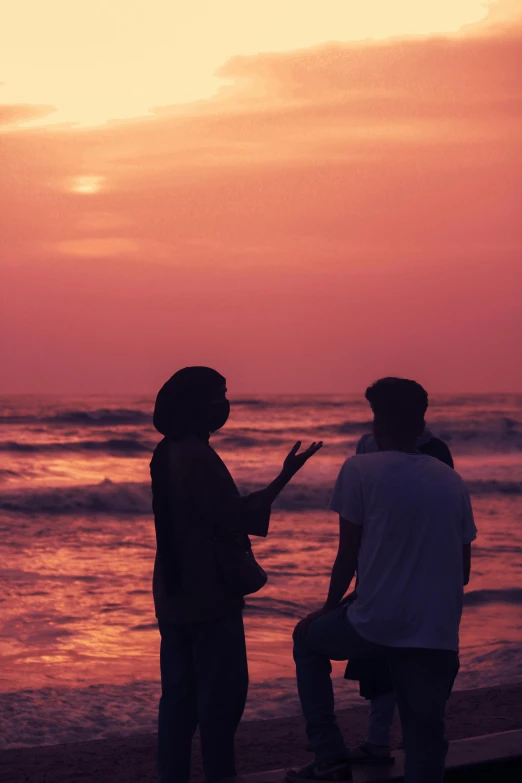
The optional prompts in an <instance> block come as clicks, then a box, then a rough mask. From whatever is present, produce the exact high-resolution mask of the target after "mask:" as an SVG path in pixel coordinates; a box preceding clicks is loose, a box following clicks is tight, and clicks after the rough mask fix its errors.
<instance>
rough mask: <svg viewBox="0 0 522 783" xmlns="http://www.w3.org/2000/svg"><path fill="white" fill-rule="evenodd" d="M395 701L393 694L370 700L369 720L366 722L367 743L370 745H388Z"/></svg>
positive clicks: (385, 694) (384, 694) (392, 692)
mask: <svg viewBox="0 0 522 783" xmlns="http://www.w3.org/2000/svg"><path fill="white" fill-rule="evenodd" d="M396 706H397V699H396V698H395V692H394V691H391V692H390V693H383V694H382V695H381V696H374V698H373V699H370V719H369V721H368V742H370V743H371V744H372V745H389V744H390V733H391V727H392V723H393V716H394V715H395V707H396Z"/></svg>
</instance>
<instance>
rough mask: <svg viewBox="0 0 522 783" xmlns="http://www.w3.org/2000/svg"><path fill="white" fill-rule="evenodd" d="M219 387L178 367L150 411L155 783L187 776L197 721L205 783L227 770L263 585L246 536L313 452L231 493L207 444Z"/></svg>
mask: <svg viewBox="0 0 522 783" xmlns="http://www.w3.org/2000/svg"><path fill="white" fill-rule="evenodd" d="M226 392H227V389H226V381H225V378H223V376H221V375H220V374H219V373H218V372H216V371H215V370H211V369H210V368H208V367H186V368H185V369H183V370H180V371H179V372H177V373H176V374H175V375H173V376H172V378H170V380H169V381H167V383H166V384H165V385H164V386H163V387H162V389H161V390H160V392H159V394H158V397H157V399H156V405H155V409H154V426H155V427H156V429H157V430H158V431H159V432H160V433H161V434H162V435H163V436H164V438H163V440H162V441H161V442H160V443H159V444H158V446H157V447H156V449H155V451H154V455H153V458H152V462H151V478H152V494H153V510H154V520H155V527H156V541H157V554H156V562H155V567H154V579H153V592H154V603H155V609H156V617H157V618H158V623H159V630H160V634H161V651H160V665H161V688H162V695H161V699H160V707H159V722H158V762H159V778H160V781H161V783H182V782H183V781H188V780H189V778H190V757H191V746H192V738H193V736H194V732H195V730H196V728H197V727H198V726H199V730H200V735H201V747H202V755H203V768H204V772H205V777H206V779H207V780H208V781H216V780H220V779H223V778H228V777H233V776H234V775H235V774H236V768H235V757H234V735H235V732H236V729H237V727H238V725H239V721H240V720H241V716H242V714H243V709H244V706H245V701H246V695H247V688H248V668H247V657H246V647H245V633H244V628H243V616H242V613H243V607H244V595H245V594H247V593H250V592H254V591H256V590H258V589H259V588H260V587H261V586H262V584H263V583H264V581H266V577H265V575H264V572H263V571H262V569H261V568H260V567H259V566H258V565H257V563H256V561H255V559H254V558H253V556H252V554H251V549H250V542H249V539H248V535H249V534H250V535H256V536H266V535H267V534H268V525H269V519H270V509H271V504H272V503H273V501H274V500H275V498H276V497H277V496H278V495H279V493H280V492H281V490H282V489H283V488H284V487H285V485H286V484H287V483H288V482H289V481H290V479H291V478H292V477H293V476H294V475H295V474H296V473H297V471H298V470H299V469H300V468H302V466H303V465H304V464H305V462H306V461H307V460H308V459H309V458H310V457H311V456H312V455H313V454H315V452H316V451H317V450H318V449H319V448H320V447H321V445H322V444H321V443H317V444H316V443H313V444H312V445H311V446H310V448H309V449H307V450H306V451H304V452H302V453H301V454H298V453H297V452H298V450H299V446H300V443H297V444H296V445H295V446H294V448H293V449H292V450H291V451H290V453H289V454H288V456H287V457H286V459H285V461H284V464H283V469H282V471H281V473H280V475H279V476H278V477H277V478H276V479H275V481H273V482H272V484H270V485H269V486H268V487H266V489H263V490H261V491H259V492H255V493H252V494H251V495H247V496H240V494H239V492H238V490H237V488H236V486H235V484H234V481H233V479H232V477H231V475H230V473H229V472H228V470H227V468H226V466H225V464H224V463H223V462H222V460H221V459H220V457H219V456H218V455H217V454H216V452H215V451H214V450H213V449H212V447H211V446H210V445H209V437H210V435H211V434H212V433H213V432H216V431H217V430H219V429H221V427H223V425H224V424H225V423H226V421H227V419H228V416H229V412H230V403H229V402H228V400H227V398H226Z"/></svg>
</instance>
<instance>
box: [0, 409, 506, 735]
mask: <svg viewBox="0 0 522 783" xmlns="http://www.w3.org/2000/svg"><path fill="white" fill-rule="evenodd" d="M0 402H1V405H0V601H1V606H2V613H1V621H0V659H1V661H2V667H1V669H0V726H1V730H0V750H10V749H16V748H23V747H25V748H30V747H34V746H39V745H42V746H43V745H58V744H67V745H68V744H69V743H78V742H85V741H90V740H104V739H110V740H112V739H113V738H114V737H126V736H131V735H137V734H140V735H151V734H152V733H153V732H154V731H155V726H156V714H157V704H158V699H159V654H158V653H159V634H158V629H157V624H156V621H155V617H154V608H153V603H152V595H151V576H152V569H153V563H154V554H155V540H154V525H153V520H152V513H151V498H150V485H149V468H148V463H149V460H150V455H151V453H152V450H153V448H154V446H155V444H156V443H157V441H158V434H157V433H156V432H155V431H154V429H153V428H152V425H151V410H152V406H153V399H152V398H144V397H132V396H130V397H129V396H123V397H115V396H104V397H85V398H70V397H69V398H53V397H41V398H39V397H31V398H20V397H15V398H10V399H9V398H4V399H3V400H1V401H0ZM369 414H370V411H369V409H368V406H367V404H366V401H365V400H364V399H363V398H362V397H361V396H345V397H341V396H337V397H335V396H323V397H311V396H295V395H294V396H272V397H269V396H268V397H253V396H251V397H243V398H238V397H235V398H233V399H232V412H231V416H230V421H229V422H227V425H226V427H225V428H224V429H223V432H222V433H220V434H219V435H218V436H216V437H215V438H213V439H212V442H213V445H214V446H215V448H216V449H217V451H218V452H219V453H220V454H221V455H222V456H223V458H224V460H225V462H226V463H227V465H228V466H229V468H230V470H231V472H232V475H233V476H234V478H235V479H236V480H237V483H238V485H239V486H240V487H241V489H242V490H243V491H249V490H251V489H256V488H259V487H260V486H263V484H264V483H268V482H269V481H270V480H271V479H273V478H274V476H275V475H276V474H277V472H278V470H279V469H280V465H281V462H282V459H283V457H284V455H285V454H286V453H287V451H288V449H289V448H290V446H291V445H292V444H293V443H294V442H295V441H296V440H298V439H302V440H303V442H304V443H305V444H306V443H307V442H311V441H313V440H317V439H319V438H321V439H323V440H324V441H325V447H324V449H323V450H322V451H321V453H320V454H319V455H318V456H317V457H315V458H314V461H313V462H312V463H311V464H310V465H308V466H306V468H305V469H304V470H303V473H302V474H301V475H300V476H298V477H297V478H296V480H295V481H294V482H292V484H291V485H290V486H289V487H287V488H286V489H285V491H284V492H283V494H282V495H281V498H280V499H279V500H278V502H277V504H276V507H275V508H274V513H273V516H272V520H271V529H270V534H269V536H268V538H267V539H266V540H263V541H259V540H255V541H253V545H254V549H255V552H256V556H257V557H258V559H259V560H260V562H261V563H262V564H263V567H264V568H265V570H266V571H267V572H268V575H269V581H268V585H267V586H266V588H265V589H264V590H263V591H261V592H260V593H259V594H257V595H254V596H251V597H249V599H248V601H247V607H246V612H245V625H246V632H247V645H248V655H249V667H250V690H249V699H248V703H247V707H246V711H245V720H246V721H252V722H256V721H259V720H266V721H269V720H271V719H273V718H274V719H279V718H285V719H286V718H288V719H291V720H294V718H295V716H297V715H298V714H299V703H298V699H297V694H296V688H295V668H294V664H293V660H292V641H291V636H292V629H293V627H294V625H295V622H296V621H297V619H299V617H302V616H303V614H305V613H306V612H307V611H308V610H312V609H314V608H316V607H317V605H318V603H319V602H320V601H321V599H323V598H324V597H325V596H326V591H327V588H328V580H329V573H330V569H331V565H332V563H333V560H334V557H335V552H336V547H337V519H336V517H335V515H334V514H331V513H329V512H328V511H326V508H327V505H328V500H329V496H330V493H331V491H332V487H333V484H334V482H335V478H336V476H337V473H338V471H339V468H340V466H341V465H342V463H343V461H344V459H345V458H346V457H347V456H348V455H350V454H353V452H354V450H355V444H356V442H357V440H358V438H359V437H360V436H361V435H362V434H363V433H364V432H368V430H369V428H370V426H371V425H370V420H369V419H370V415H369ZM428 423H429V426H430V428H431V429H432V430H433V432H435V434H437V435H439V436H441V437H443V438H444V439H445V440H446V441H447V443H448V444H449V446H450V448H451V450H452V453H453V455H454V458H455V464H456V468H457V470H458V471H459V472H460V473H461V474H462V476H463V477H464V478H465V480H466V481H467V483H468V485H469V487H470V490H471V497H472V503H473V508H474V513H475V518H476V522H477V527H478V531H479V533H478V539H477V541H476V543H475V544H474V545H473V567H472V577H471V582H470V584H469V586H468V587H467V588H466V594H465V608H464V616H463V619H462V624H461V640H460V641H461V669H460V672H459V677H458V679H457V683H456V686H455V687H456V690H459V691H460V690H470V689H473V688H483V687H491V686H497V685H503V684H505V683H517V682H518V683H521V682H522V652H521V643H520V639H521V631H520V605H521V603H522V571H521V569H520V553H521V552H522V482H521V481H520V476H521V472H522V397H521V396H520V395H474V396H473V395H470V396H463V395H460V396H459V395H440V396H439V397H434V398H433V400H432V403H431V405H430V409H429V417H428ZM342 675H343V666H342V664H336V665H335V666H334V681H335V689H336V698H337V704H338V707H339V709H340V710H341V709H348V708H351V707H356V706H357V705H359V704H360V699H359V695H358V689H357V686H356V685H355V684H353V683H352V684H348V683H346V681H345V680H344V679H343V676H342ZM247 725H249V726H251V725H254V724H253V723H248V724H247ZM262 725H265V724H262ZM266 725H270V724H266ZM488 730H489V729H488Z"/></svg>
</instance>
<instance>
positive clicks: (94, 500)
mask: <svg viewBox="0 0 522 783" xmlns="http://www.w3.org/2000/svg"><path fill="white" fill-rule="evenodd" d="M468 486H469V488H470V491H471V493H472V494H475V495H491V494H501V495H520V494H522V481H493V480H492V481H472V482H470V483H469V485H468ZM260 488H261V487H250V490H254V489H260ZM331 491H332V487H331V485H330V484H328V485H327V486H326V485H317V486H313V485H312V486H310V485H304V484H292V485H290V486H289V487H287V488H286V490H285V492H284V493H283V494H282V495H281V496H280V497H279V498H278V500H277V501H276V503H275V504H274V505H275V507H276V508H280V509H282V510H285V511H296V512H299V511H324V510H325V509H326V508H327V506H328V501H329V499H330V495H331ZM0 509H2V510H4V511H11V512H17V513H22V514H34V513H46V514H71V513H76V512H83V513H97V514H116V515H120V514H150V513H151V494H150V486H149V484H148V483H138V482H124V483H123V482H122V483H118V482H113V481H110V480H109V479H105V480H104V481H102V482H101V483H99V484H92V485H83V486H75V487H50V488H45V489H38V490H31V491H28V490H27V489H18V490H11V491H6V492H0Z"/></svg>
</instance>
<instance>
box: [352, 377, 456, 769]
mask: <svg viewBox="0 0 522 783" xmlns="http://www.w3.org/2000/svg"><path fill="white" fill-rule="evenodd" d="M390 380H393V379H391V378H390V379H387V378H386V379H382V381H381V382H380V383H381V384H382V383H385V382H386V381H390ZM416 446H417V449H418V451H420V452H421V453H422V454H427V455H428V456H430V457H435V458H436V459H439V460H440V461H441V462H444V464H445V465H448V467H450V468H453V467H454V464H453V457H452V456H451V452H450V450H449V448H448V446H447V445H446V443H445V442H444V441H443V440H441V439H440V438H436V437H435V436H434V435H433V433H432V432H431V431H430V430H429V429H428V428H427V427H425V429H424V432H423V433H422V435H421V436H420V437H419V438H417V443H416ZM377 451H380V449H379V447H378V445H377V441H376V440H375V436H374V435H371V434H368V435H363V436H362V438H361V439H360V440H359V442H358V444H357V447H356V454H372V453H375V452H377ZM353 599H355V593H354V594H353ZM353 599H352V600H353ZM345 677H346V679H347V680H358V681H359V692H360V694H361V696H362V697H363V698H364V699H368V700H369V701H370V715H369V721H368V739H367V741H365V742H363V743H361V745H359V746H358V747H357V748H353V749H350V758H351V759H352V761H357V762H359V763H369V764H371V763H377V764H382V762H383V761H386V760H389V761H391V760H392V756H391V751H390V734H391V727H392V724H393V718H394V715H395V708H396V706H397V700H396V698H395V693H394V690H393V683H392V679H391V674H390V667H389V666H388V663H387V661H384V660H376V661H372V660H364V659H359V660H357V659H354V660H350V661H348V665H347V667H346V673H345Z"/></svg>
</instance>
